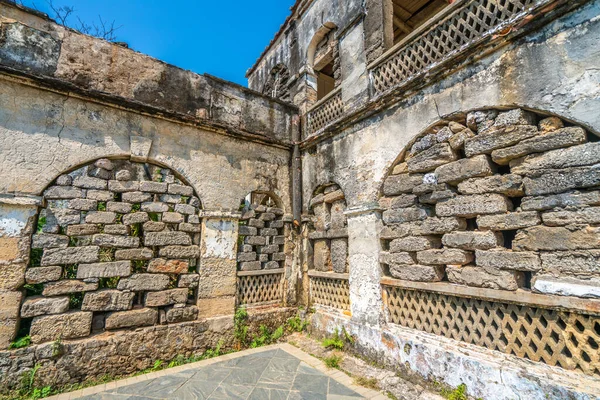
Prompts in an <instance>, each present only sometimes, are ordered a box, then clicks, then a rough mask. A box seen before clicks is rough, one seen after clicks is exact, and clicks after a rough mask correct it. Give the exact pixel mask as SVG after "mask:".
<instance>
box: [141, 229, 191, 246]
mask: <svg viewBox="0 0 600 400" xmlns="http://www.w3.org/2000/svg"><path fill="white" fill-rule="evenodd" d="M144 244H145V245H146V246H170V245H183V246H189V245H191V244H192V239H191V238H190V235H188V234H187V233H185V232H177V231H171V232H148V233H146V235H145V236H144Z"/></svg>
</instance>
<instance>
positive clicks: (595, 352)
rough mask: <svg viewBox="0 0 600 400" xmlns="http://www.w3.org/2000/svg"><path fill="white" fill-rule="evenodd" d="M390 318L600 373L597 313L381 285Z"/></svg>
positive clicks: (410, 326) (477, 342) (408, 325)
mask: <svg viewBox="0 0 600 400" xmlns="http://www.w3.org/2000/svg"><path fill="white" fill-rule="evenodd" d="M383 290H384V298H385V299H386V305H387V310H388V312H389V317H390V321H391V322H392V323H394V324H398V325H401V326H405V327H408V328H413V329H418V330H421V331H425V332H429V333H433V334H436V335H441V336H445V337H448V338H451V339H455V340H460V341H462V342H466V343H470V344H475V345H478V346H483V347H486V348H488V349H492V350H497V351H501V352H503V353H506V354H513V355H515V356H518V357H524V358H528V359H530V360H533V361H539V362H543V363H546V364H548V365H552V366H560V367H562V368H565V369H569V370H573V369H578V370H581V371H583V372H584V373H586V374H590V375H600V350H599V345H600V317H598V316H593V315H585V314H579V313H575V312H565V311H557V310H551V309H544V308H538V307H530V306H526V305H516V304H507V303H501V302H491V301H486V300H478V299H472V298H462V297H455V296H449V295H445V294H440V293H434V292H425V291H416V290H410V289H404V288H401V287H393V286H383Z"/></svg>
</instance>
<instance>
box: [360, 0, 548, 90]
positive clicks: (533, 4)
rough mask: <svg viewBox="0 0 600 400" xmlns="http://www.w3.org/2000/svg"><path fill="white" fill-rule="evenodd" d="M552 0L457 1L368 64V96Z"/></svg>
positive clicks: (469, 46) (450, 57) (424, 70)
mask: <svg viewBox="0 0 600 400" xmlns="http://www.w3.org/2000/svg"><path fill="white" fill-rule="evenodd" d="M551 2H552V0H467V1H458V2H456V3H455V4H454V5H453V6H451V7H449V8H447V9H446V10H444V11H443V12H442V13H441V14H440V15H438V16H437V17H435V18H433V19H432V20H431V22H430V23H429V24H427V25H425V26H423V27H421V28H419V29H418V30H417V31H415V32H413V33H412V34H411V35H409V36H408V37H406V38H405V39H404V40H402V41H401V42H400V43H398V44H397V45H395V46H394V47H393V48H391V49H390V50H389V51H388V52H386V53H385V54H384V55H382V56H381V57H380V58H379V59H378V60H376V61H375V62H373V64H371V65H370V66H369V69H370V70H371V72H370V75H371V85H372V95H373V96H374V97H378V96H379V95H381V94H384V93H387V92H388V91H390V90H392V89H397V88H400V87H403V86H405V85H407V84H408V83H410V82H412V81H413V80H415V79H418V78H420V77H422V76H423V75H424V74H425V73H427V72H428V71H430V70H432V69H435V68H436V67H438V66H440V65H442V64H444V63H445V62H448V61H456V60H455V58H456V57H457V56H458V55H459V54H463V53H465V52H467V51H468V50H472V49H473V48H474V47H475V46H476V45H477V44H479V43H481V42H483V41H485V40H487V39H489V38H490V37H492V36H494V35H499V34H500V36H501V35H503V34H505V32H504V30H505V29H509V27H510V26H512V25H513V24H515V23H516V22H518V21H520V20H523V19H524V18H525V16H526V15H528V13H529V12H531V11H532V10H534V9H539V8H540V7H543V6H546V5H548V4H549V3H551Z"/></svg>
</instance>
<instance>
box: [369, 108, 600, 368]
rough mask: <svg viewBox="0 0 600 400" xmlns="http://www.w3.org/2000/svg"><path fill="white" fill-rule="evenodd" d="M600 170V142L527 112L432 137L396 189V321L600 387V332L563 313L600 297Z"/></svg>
mask: <svg viewBox="0 0 600 400" xmlns="http://www.w3.org/2000/svg"><path fill="white" fill-rule="evenodd" d="M599 166H600V143H598V141H597V137H596V136H595V135H593V134H592V133H590V132H586V130H585V129H583V128H581V127H578V126H573V125H572V124H570V123H568V122H567V121H564V120H561V119H559V118H557V117H548V116H545V115H541V114H536V113H533V112H528V111H525V110H521V109H514V110H508V111H503V110H494V109H487V110H480V111H474V112H469V113H467V114H466V117H463V118H458V119H456V120H454V121H452V122H448V121H442V122H440V123H439V124H436V125H435V126H433V127H432V128H430V129H428V130H427V131H426V132H424V133H423V134H421V135H419V137H417V138H416V139H415V140H414V141H413V143H412V144H411V145H409V147H407V148H406V149H405V150H404V151H402V152H401V155H400V157H399V158H398V160H397V161H396V163H395V165H394V166H393V167H392V169H391V171H390V174H389V175H388V177H387V178H386V179H385V182H384V185H383V188H382V198H381V201H380V204H381V206H382V207H383V208H384V211H383V224H384V229H383V231H382V234H381V239H382V246H383V248H382V253H381V260H380V261H381V264H382V267H383V272H384V275H386V276H387V277H388V279H387V280H386V282H387V283H384V286H383V287H384V292H385V296H384V298H385V300H386V301H387V307H388V311H389V314H390V320H391V321H392V322H394V323H397V324H400V325H403V326H408V327H411V328H416V329H420V330H424V331H427V332H430V333H435V334H439V335H444V336H447V337H450V338H453V339H457V340H462V341H466V342H469V343H473V344H477V345H480V346H485V347H489V348H492V349H494V350H499V351H503V352H506V353H509V354H514V355H517V356H519V357H526V358H529V359H532V360H534V361H541V362H545V363H548V364H550V365H558V366H561V367H564V368H568V369H580V370H582V371H584V372H586V373H592V374H597V373H598V371H600V370H599V366H600V359H599V358H598V357H597V354H598V352H597V348H598V347H597V343H600V341H599V340H600V333H599V332H598V331H597V330H594V329H592V327H593V326H597V325H598V324H600V321H599V320H598V318H597V317H595V316H592V315H589V314H587V313H586V312H585V311H581V309H578V308H577V307H575V306H573V307H572V308H569V309H568V310H567V311H564V312H557V311H556V309H555V308H553V307H552V306H550V304H551V303H552V302H551V301H550V300H551V299H552V298H553V297H552V296H556V295H561V296H565V295H567V296H573V297H577V296H579V297H587V296H588V294H585V295H582V292H581V291H580V290H581V289H582V288H588V289H586V290H589V291H591V292H593V291H594V290H596V289H594V288H597V284H596V283H595V282H597V279H598V278H599V277H600V275H599V271H598V269H597V268H596V267H595V266H596V265H598V261H600V259H599V258H598V257H599V253H598V250H600V217H599V216H600V213H599V212H598V209H597V207H595V206H597V205H598V204H600V191H598V187H599V186H600V175H599V174H598V167H599ZM423 282H427V284H426V285H424V284H423ZM415 287H416V288H418V289H416V290H415ZM591 292H587V293H591ZM449 293H451V294H449ZM508 293H514V294H511V295H508ZM530 294H534V295H541V297H538V298H536V301H535V302H534V301H532V298H531V297H528V296H529V295H530ZM474 298H475V299H474ZM479 299H483V300H479ZM514 303H517V304H518V305H515V304H514ZM540 304H543V306H540ZM457 310H459V312H457ZM598 326H600V325H598Z"/></svg>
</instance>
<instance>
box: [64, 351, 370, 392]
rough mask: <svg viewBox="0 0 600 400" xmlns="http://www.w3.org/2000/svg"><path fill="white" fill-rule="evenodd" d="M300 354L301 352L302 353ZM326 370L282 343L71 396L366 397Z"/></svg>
mask: <svg viewBox="0 0 600 400" xmlns="http://www.w3.org/2000/svg"><path fill="white" fill-rule="evenodd" d="M300 357H301V358H305V357H303V356H302V355H300ZM313 365H314V364H313ZM167 371H168V370H167ZM329 375H330V373H329V372H328V371H323V372H322V371H319V370H317V369H315V368H313V367H312V366H310V365H309V364H307V363H306V362H305V361H302V360H300V359H299V358H297V357H295V356H294V355H292V354H290V353H289V352H287V351H285V350H283V349H282V348H274V349H268V350H265V351H261V352H254V353H251V354H248V355H243V356H240V357H237V358H232V359H228V360H225V361H219V362H216V363H212V364H210V365H204V366H199V367H197V368H191V369H186V370H183V371H179V372H174V373H171V374H165V375H163V376H160V377H157V378H153V379H149V380H144V381H141V382H135V383H132V384H127V385H123V384H124V383H128V381H125V382H122V383H121V384H119V385H117V386H118V387H116V388H114V389H109V390H105V391H103V392H100V393H95V394H91V395H87V396H86V395H83V396H76V395H73V396H71V397H69V398H70V399H74V398H79V399H86V400H100V399H102V400H104V399H106V400H125V399H128V400H129V399H131V400H134V399H135V400H142V399H185V400H193V399H198V400H203V399H245V400H271V399H272V400H280V399H281V400H300V399H307V400H313V399H314V400H320V399H323V400H356V399H363V398H365V397H363V396H361V395H360V394H358V393H357V392H355V391H354V390H352V389H350V388H349V387H347V386H345V385H343V384H342V383H340V382H338V380H336V379H334V378H332V377H330V376H329ZM346 380H347V378H346ZM369 397H371V396H369Z"/></svg>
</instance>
